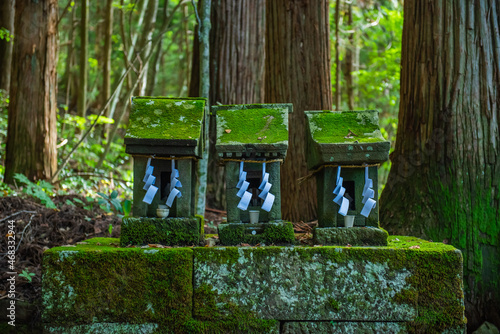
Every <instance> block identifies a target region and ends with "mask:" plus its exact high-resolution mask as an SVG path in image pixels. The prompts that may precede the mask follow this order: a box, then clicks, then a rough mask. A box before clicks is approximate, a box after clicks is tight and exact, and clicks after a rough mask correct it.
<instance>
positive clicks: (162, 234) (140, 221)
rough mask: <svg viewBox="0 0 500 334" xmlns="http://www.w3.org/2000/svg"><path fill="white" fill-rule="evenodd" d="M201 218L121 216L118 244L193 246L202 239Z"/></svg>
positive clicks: (124, 245) (123, 245) (122, 245)
mask: <svg viewBox="0 0 500 334" xmlns="http://www.w3.org/2000/svg"><path fill="white" fill-rule="evenodd" d="M202 224H203V220H201V219H199V218H197V217H192V218H163V219H162V218H136V217H131V218H123V222H122V225H121V235H120V246H121V247H126V246H129V245H138V246H142V245H147V244H162V245H165V246H193V245H198V244H199V243H200V242H201V241H203V235H202V232H203V226H202Z"/></svg>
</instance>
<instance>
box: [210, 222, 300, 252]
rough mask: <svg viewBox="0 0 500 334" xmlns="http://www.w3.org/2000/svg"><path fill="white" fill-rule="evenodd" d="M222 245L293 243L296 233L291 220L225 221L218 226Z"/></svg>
mask: <svg viewBox="0 0 500 334" xmlns="http://www.w3.org/2000/svg"><path fill="white" fill-rule="evenodd" d="M218 231H219V240H220V242H221V244H222V245H227V246H235V245H239V244H241V243H245V244H250V245H256V244H265V245H271V244H277V245H278V244H293V243H294V242H295V234H294V233H293V225H292V223H290V222H282V221H274V222H268V223H257V224H248V223H225V224H220V225H219V227H218Z"/></svg>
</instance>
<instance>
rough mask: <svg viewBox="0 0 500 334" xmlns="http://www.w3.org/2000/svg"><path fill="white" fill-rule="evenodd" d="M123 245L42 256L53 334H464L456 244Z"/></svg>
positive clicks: (104, 243)
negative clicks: (186, 246) (374, 245)
mask: <svg viewBox="0 0 500 334" xmlns="http://www.w3.org/2000/svg"><path fill="white" fill-rule="evenodd" d="M118 243H119V240H118V239H109V238H94V239H91V240H88V241H87V242H86V244H82V245H77V246H75V247H57V248H53V249H50V250H48V251H46V252H45V253H44V259H43V292H42V296H43V304H44V311H43V315H42V319H43V321H44V323H45V329H46V331H47V332H53V333H61V334H62V333H89V332H92V333H107V334H109V333H113V334H115V333H116V334H118V333H125V332H127V331H128V332H139V331H142V332H145V333H151V334H153V333H155V334H156V333H190V334H191V333H192V334H198V333H199V334H202V333H276V334H277V333H280V332H281V333H338V332H339V331H338V330H339V329H345V331H341V332H342V333H349V331H350V330H351V329H353V330H356V329H360V330H363V331H364V332H366V333H376V332H387V333H391V330H393V329H400V330H398V331H395V332H398V333H405V332H408V333H445V332H446V333H459V332H461V330H463V328H464V326H465V318H464V316H463V313H464V306H463V289H462V279H461V275H462V255H461V253H460V252H459V251H457V250H456V249H455V248H453V247H452V246H449V245H444V244H440V243H432V242H427V241H423V240H420V239H415V238H409V237H397V238H396V237H389V244H388V246H386V247H332V246H323V247H210V248H208V247H195V248H152V247H149V248H139V247H135V248H120V247H118ZM417 246H418V247H417ZM337 322H338V323H337ZM381 322H383V323H381ZM395 322H398V323H396V324H395ZM318 326H319V327H318ZM280 328H281V330H280ZM334 330H337V331H334ZM354 332H356V331H354Z"/></svg>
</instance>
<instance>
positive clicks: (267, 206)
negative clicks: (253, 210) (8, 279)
mask: <svg viewBox="0 0 500 334" xmlns="http://www.w3.org/2000/svg"><path fill="white" fill-rule="evenodd" d="M271 187H272V184H271V183H269V173H266V163H265V162H264V163H263V164H262V183H261V184H260V186H259V190H260V191H261V192H260V194H259V197H260V198H262V199H263V200H264V203H262V210H264V211H267V212H269V211H271V208H272V207H273V203H274V199H275V196H274V195H273V194H271V193H270V192H269V190H271Z"/></svg>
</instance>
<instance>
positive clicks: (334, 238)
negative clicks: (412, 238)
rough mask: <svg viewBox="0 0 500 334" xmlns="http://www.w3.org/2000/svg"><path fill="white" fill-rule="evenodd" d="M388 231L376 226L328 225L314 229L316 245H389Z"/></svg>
mask: <svg viewBox="0 0 500 334" xmlns="http://www.w3.org/2000/svg"><path fill="white" fill-rule="evenodd" d="M388 236H389V234H388V233H387V231H385V230H382V229H380V228H374V227H326V228H315V229H314V244H315V245H337V246H347V245H351V246H387V237H388Z"/></svg>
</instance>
